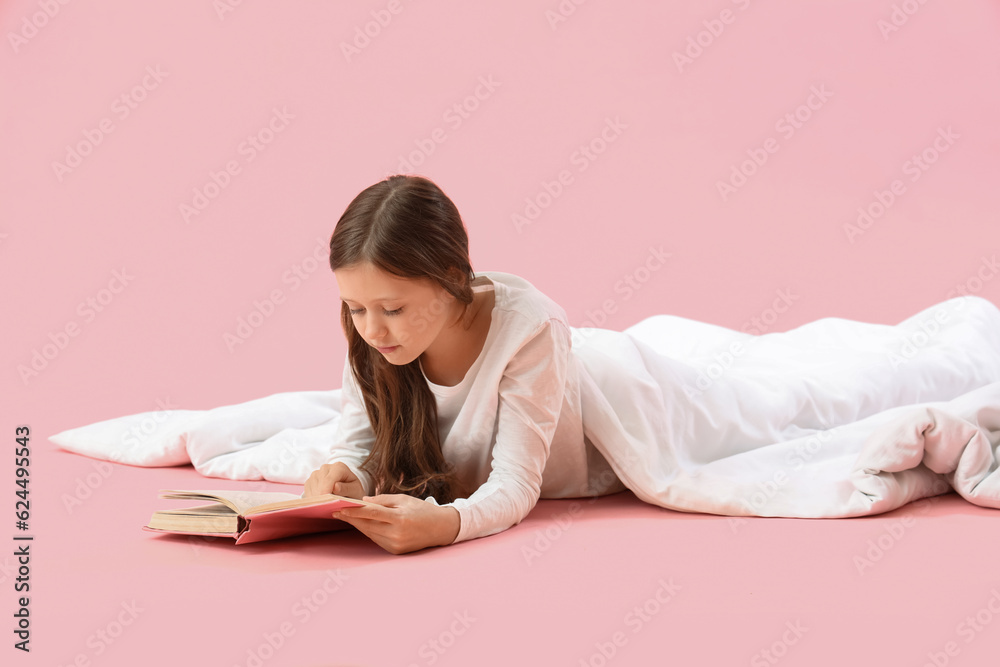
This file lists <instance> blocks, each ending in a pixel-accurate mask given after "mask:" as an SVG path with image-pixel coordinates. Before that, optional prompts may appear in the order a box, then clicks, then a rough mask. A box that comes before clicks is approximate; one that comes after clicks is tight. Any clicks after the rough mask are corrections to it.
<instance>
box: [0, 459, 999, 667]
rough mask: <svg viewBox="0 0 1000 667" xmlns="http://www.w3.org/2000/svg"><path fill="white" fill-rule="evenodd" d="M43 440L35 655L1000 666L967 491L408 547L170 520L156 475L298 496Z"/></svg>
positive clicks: (990, 533) (985, 521)
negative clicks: (215, 532) (213, 528)
mask: <svg viewBox="0 0 1000 667" xmlns="http://www.w3.org/2000/svg"><path fill="white" fill-rule="evenodd" d="M41 449H42V450H43V451H42V452H41V453H40V454H38V455H37V462H36V465H37V466H39V467H40V468H43V469H44V470H46V471H47V473H46V477H47V479H46V481H45V482H42V483H39V487H41V488H39V489H37V490H36V493H37V494H38V496H41V497H42V498H43V500H42V502H41V503H40V506H39V507H37V508H36V509H35V517H36V518H35V519H34V527H35V530H34V532H35V534H36V535H37V538H36V540H35V541H34V542H33V543H32V546H31V549H32V554H37V555H34V556H33V559H32V574H31V576H32V578H33V582H37V589H33V590H36V592H35V594H34V596H33V598H32V611H33V616H32V632H33V635H32V646H33V647H34V651H33V653H32V662H31V664H50V665H60V666H62V665H71V664H81V665H83V664H93V665H131V664H141V663H144V664H156V665H169V664H184V662H185V661H190V660H191V658H192V657H193V656H197V657H196V659H195V660H194V662H191V663H190V664H197V665H227V666H228V665H245V666H248V667H252V666H253V665H261V664H263V665H297V666H301V667H320V666H327V667H331V666H333V665H365V666H373V667H374V666H381V665H432V664H436V665H511V664H529V665H556V664H563V665H573V666H576V665H585V664H589V665H595V666H596V665H605V664H615V665H654V664H688V665H694V664H703V665H745V664H750V665H770V664H776V663H777V662H778V661H779V660H780V662H781V663H782V664H787V665H844V664H865V665H923V664H925V662H927V661H930V660H931V657H930V656H933V655H935V654H936V655H938V658H939V660H945V659H947V660H949V661H952V662H951V663H949V664H961V665H991V664H994V660H995V656H996V655H997V650H998V649H1000V579H998V577H997V559H996V549H995V546H996V544H997V537H996V536H997V528H996V526H997V520H998V517H997V513H996V511H995V510H988V509H984V508H980V507H976V506H974V505H971V504H969V503H966V502H965V501H963V500H962V499H961V498H959V497H958V496H956V495H954V494H949V495H946V496H941V497H938V498H937V499H934V500H930V501H920V502H917V503H913V504H911V505H909V506H907V507H905V508H902V509H900V510H897V511H895V512H892V513H890V514H885V515H881V516H877V517H867V518H858V519H841V520H803V519H765V518H749V519H734V518H729V517H717V516H709V515H697V514H686V513H678V512H672V511H667V510H662V509H659V508H655V507H652V506H649V505H646V504H644V503H642V502H641V501H639V500H638V499H636V498H635V496H633V495H632V494H631V492H624V493H621V494H617V495H614V496H609V497H605V498H600V499H598V500H597V501H596V502H593V503H591V502H590V501H589V500H588V499H581V500H579V501H570V500H546V501H541V502H540V503H539V504H538V506H537V507H536V508H535V510H534V511H532V513H531V514H530V515H529V516H528V518H527V519H525V520H524V521H523V522H522V523H521V524H520V525H518V526H516V527H514V528H512V529H510V530H508V531H506V532H504V533H501V534H498V535H493V536H490V537H488V538H482V539H478V540H473V541H470V542H467V543H463V544H459V545H454V546H451V547H447V548H438V549H430V550H424V551H421V552H416V553H413V554H407V555H402V556H393V555H390V554H388V553H387V552H385V551H382V550H381V549H380V548H379V547H377V546H376V545H374V544H373V543H371V542H369V541H368V540H367V539H366V538H364V537H363V536H362V535H361V534H360V533H357V532H355V531H353V530H352V531H350V532H346V533H330V534H326V535H318V536H303V537H298V538H291V539H288V540H281V541H277V542H273V543H263V544H257V545H246V546H240V547H237V546H235V545H234V544H232V543H231V542H227V541H225V540H222V539H218V540H205V539H201V538H194V537H173V536H158V535H152V534H149V533H146V532H143V531H141V530H140V526H142V525H143V524H144V523H145V521H146V520H147V519H148V518H149V515H150V514H151V513H152V511H153V510H155V509H162V508H164V507H165V506H176V503H174V504H171V501H166V502H165V501H162V500H158V499H157V498H156V493H155V490H156V489H160V488H206V487H207V488H233V487H242V488H250V489H254V490H288V491H295V492H297V491H296V489H295V487H290V486H286V485H279V484H269V483H261V482H232V481H229V480H215V479H209V480H206V478H203V477H201V476H200V475H198V474H197V473H196V472H194V470H193V469H192V468H190V467H181V468H159V469H142V468H135V467H130V466H121V465H117V464H110V465H111V471H110V473H109V472H108V471H107V469H104V473H103V474H107V477H103V475H102V472H101V468H102V465H100V464H97V463H96V462H95V461H93V460H91V459H88V458H85V457H81V456H78V455H75V454H71V453H67V452H63V451H52V450H51V449H50V448H44V447H43V448H41ZM56 489H59V490H60V492H59V493H58V494H57V493H54V492H51V491H54V490H56ZM69 489H73V491H64V490H69ZM77 501H78V502H77ZM13 565H14V564H13V562H12V559H11V558H10V557H8V558H7V559H6V561H5V562H4V568H5V569H4V575H5V577H6V578H7V580H8V581H9V580H10V579H11V578H12V577H13V576H14V575H13V573H12V570H11V568H12V567H13ZM6 587H7V586H6V585H5V588H6ZM102 633H103V634H102ZM272 645H273V646H275V647H276V648H272ZM195 647H196V651H195ZM949 650H951V652H952V653H953V654H954V655H953V656H948V654H947V651H949ZM603 654H606V655H607V656H609V657H607V658H605V657H604V655H603ZM255 658H256V659H261V658H263V660H261V661H260V662H257V661H255ZM18 659H20V656H18ZM86 660H90V661H91V662H90V663H87V662H86ZM74 661H80V662H78V663H74ZM7 664H14V663H7ZM17 664H21V663H20V662H18V663H17ZM929 664H935V663H933V662H930V663H929ZM937 664H945V663H944V662H939V663H937Z"/></svg>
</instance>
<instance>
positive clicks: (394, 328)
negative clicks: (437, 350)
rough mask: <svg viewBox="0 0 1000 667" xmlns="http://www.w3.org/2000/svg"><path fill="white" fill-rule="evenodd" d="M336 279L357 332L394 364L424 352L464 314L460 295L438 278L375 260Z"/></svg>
mask: <svg viewBox="0 0 1000 667" xmlns="http://www.w3.org/2000/svg"><path fill="white" fill-rule="evenodd" d="M334 277H335V278H336V279H337V287H338V288H339V290H340V299H341V301H343V302H344V303H346V304H347V305H348V307H349V308H350V309H351V318H352V319H353V320H354V328H355V330H356V331H357V332H358V334H359V335H360V336H361V337H362V338H363V339H364V340H365V341H366V342H367V343H368V344H369V345H371V346H372V347H374V348H376V349H377V350H378V351H379V352H381V353H382V355H383V356H384V357H385V359H386V361H388V362H389V363H392V364H396V365H403V364H408V363H410V362H411V361H413V360H414V359H416V358H417V357H419V356H420V355H421V354H423V353H424V352H425V351H426V350H427V348H428V347H430V346H431V344H432V343H433V342H434V340H435V339H436V338H437V337H438V334H440V333H441V331H442V330H444V329H445V328H446V327H448V326H450V325H452V324H453V323H454V322H455V320H456V318H457V317H458V315H459V314H460V312H461V308H460V307H459V308H456V306H461V304H458V303H457V302H456V300H455V297H454V296H452V295H451V294H449V293H448V291H447V290H445V289H443V288H442V287H441V286H440V285H438V284H437V283H435V282H433V281H432V280H429V279H416V278H400V277H399V276H394V275H392V274H391V273H386V272H385V271H382V270H381V269H379V268H377V267H375V266H374V265H372V264H371V263H369V262H361V263H359V264H353V265H351V266H348V267H345V268H341V269H338V270H336V271H334Z"/></svg>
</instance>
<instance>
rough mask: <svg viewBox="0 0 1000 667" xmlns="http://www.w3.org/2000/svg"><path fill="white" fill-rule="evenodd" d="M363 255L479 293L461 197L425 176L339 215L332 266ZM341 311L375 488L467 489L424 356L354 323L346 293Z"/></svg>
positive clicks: (384, 186) (398, 271)
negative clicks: (399, 361) (402, 353)
mask: <svg viewBox="0 0 1000 667" xmlns="http://www.w3.org/2000/svg"><path fill="white" fill-rule="evenodd" d="M361 262H368V263H370V264H372V265H373V266H375V267H377V268H379V269H381V270H383V271H385V272H387V273H390V274H393V275H396V276H400V277H402V278H424V279H430V280H432V281H434V282H436V283H437V284H438V285H440V286H441V287H442V288H444V289H445V290H447V292H448V293H450V294H451V295H452V296H454V297H455V298H456V299H457V300H458V301H459V302H460V303H462V304H464V306H465V309H466V310H467V309H468V307H469V305H470V304H471V303H472V299H473V296H472V285H471V283H472V280H473V278H474V274H473V272H472V265H471V262H470V260H469V237H468V234H467V232H466V230H465V225H464V224H463V222H462V218H461V216H460V215H459V213H458V209H457V208H456V206H455V204H454V203H453V202H452V201H451V200H450V199H449V198H448V197H447V196H446V195H445V194H444V192H442V191H441V189H440V188H439V187H438V186H437V185H435V184H434V183H432V182H431V181H430V180H428V179H426V178H423V177H421V176H409V175H406V176H404V175H395V176H390V177H388V178H386V179H385V180H383V181H381V182H379V183H376V184H375V185H372V186H369V187H368V188H366V189H364V190H362V191H361V193H360V194H358V196H357V197H355V198H354V200H353V201H352V202H351V203H350V204H349V205H348V207H347V209H346V210H345V211H344V214H343V215H342V216H340V220H339V221H338V222H337V226H336V228H335V229H334V231H333V236H332V237H331V238H330V268H331V269H333V270H334V271H336V270H338V269H340V268H347V267H350V266H353V265H355V264H358V263H361ZM340 314H341V317H340V319H341V324H342V326H343V328H344V335H345V336H346V337H347V347H348V357H349V359H350V364H351V369H352V371H353V373H354V378H355V381H356V382H357V385H358V388H359V389H360V391H361V395H362V397H363V399H364V404H365V410H366V411H367V413H368V419H369V421H370V422H371V426H372V430H373V431H374V433H375V442H374V443H372V447H371V451H370V453H369V454H368V457H367V458H366V459H365V461H364V463H362V465H361V469H362V470H364V471H365V472H367V473H368V474H369V475H371V477H372V480H373V481H374V485H375V494H376V495H377V494H380V493H405V494H408V495H411V496H416V497H419V498H427V497H428V496H434V499H435V500H437V501H438V502H439V503H441V504H444V503H450V502H452V501H453V500H455V499H456V498H460V497H466V496H467V494H468V489H465V488H464V487H463V486H462V484H461V482H460V481H459V480H458V477H457V475H456V474H455V471H454V469H453V467H452V466H450V465H448V466H446V465H445V460H444V455H443V454H442V452H441V436H440V433H439V431H438V419H437V403H436V402H435V400H434V395H433V394H432V393H431V391H430V388H429V387H428V386H427V382H426V381H425V380H424V377H423V374H422V373H421V371H420V366H419V365H418V361H417V360H416V359H414V360H413V361H412V362H410V363H408V364H404V365H399V366H397V365H394V364H391V363H389V362H388V361H386V360H385V358H384V357H383V356H382V355H381V354H379V353H378V352H377V351H376V350H375V349H374V348H372V347H371V346H370V345H369V344H368V343H367V342H366V341H365V340H364V338H363V337H362V336H361V335H360V334H359V333H358V332H357V329H356V328H355V326H354V321H353V318H352V317H351V309H350V307H349V306H348V305H347V304H346V303H342V304H341V310H340Z"/></svg>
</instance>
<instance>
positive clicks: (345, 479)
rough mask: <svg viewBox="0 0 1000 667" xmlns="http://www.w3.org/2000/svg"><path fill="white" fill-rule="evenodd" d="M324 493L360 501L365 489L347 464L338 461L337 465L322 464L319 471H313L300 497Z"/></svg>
mask: <svg viewBox="0 0 1000 667" xmlns="http://www.w3.org/2000/svg"><path fill="white" fill-rule="evenodd" d="M324 493H332V494H335V495H338V496H344V497H346V498H357V499H358V500H360V499H361V498H362V497H364V495H365V488H364V486H362V484H361V480H359V479H358V477H357V475H355V474H354V473H353V472H351V469H350V468H348V467H347V464H345V463H341V462H339V461H338V462H337V463H324V464H323V465H321V466H320V467H319V470H314V471H313V472H312V474H311V475H309V479H307V480H306V487H305V491H304V492H303V493H302V497H303V498H307V497H309V496H320V495H323V494H324Z"/></svg>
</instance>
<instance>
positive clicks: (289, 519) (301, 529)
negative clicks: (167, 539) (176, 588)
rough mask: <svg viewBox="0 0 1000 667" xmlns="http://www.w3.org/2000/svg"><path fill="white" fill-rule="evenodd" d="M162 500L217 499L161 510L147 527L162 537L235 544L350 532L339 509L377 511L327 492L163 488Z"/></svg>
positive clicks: (362, 501)
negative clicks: (337, 515)
mask: <svg viewBox="0 0 1000 667" xmlns="http://www.w3.org/2000/svg"><path fill="white" fill-rule="evenodd" d="M160 498H171V499H179V500H212V501H215V502H213V503H212V504H211V505H197V506H194V507H187V508H183V509H174V510H157V511H156V512H153V517H152V518H151V519H150V520H149V523H148V524H147V525H145V526H143V527H142V529H143V530H148V531H151V532H157V533H177V534H181V535H206V536H209V537H233V538H236V544H247V543H249V542H260V541H263V540H276V539H279V538H282V537H289V536H291V535H305V534H307V533H321V532H326V531H330V530H343V529H345V528H351V527H352V526H351V524H349V523H347V522H346V521H341V520H340V519H334V518H333V516H331V514H332V513H333V511H334V510H335V509H340V508H344V507H361V506H363V505H373V506H377V504H376V503H370V502H367V501H364V500H358V499H356V498H346V497H344V496H337V495H334V494H332V493H327V494H324V495H321V496H310V497H308V498H302V497H300V496H297V495H295V494H293V493H280V492H276V491H240V490H239V489H234V490H226V491H177V490H174V489H161V490H160Z"/></svg>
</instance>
